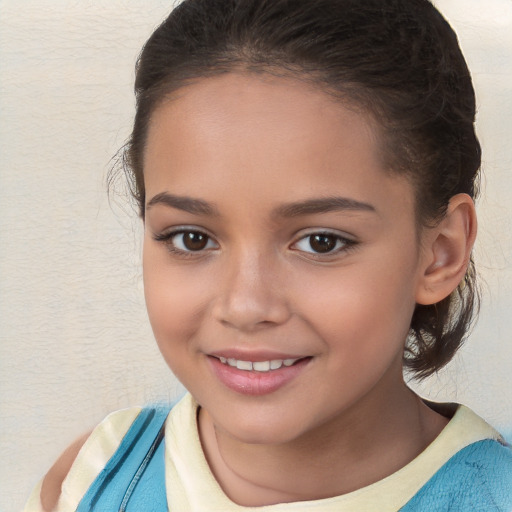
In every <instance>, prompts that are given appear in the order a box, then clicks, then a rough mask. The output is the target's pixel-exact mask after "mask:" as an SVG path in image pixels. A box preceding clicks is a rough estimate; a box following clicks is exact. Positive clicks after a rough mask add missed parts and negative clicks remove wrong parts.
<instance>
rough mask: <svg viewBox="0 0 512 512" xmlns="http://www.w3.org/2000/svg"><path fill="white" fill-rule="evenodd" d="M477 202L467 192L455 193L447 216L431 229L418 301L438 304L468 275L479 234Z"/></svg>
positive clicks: (417, 295) (418, 288) (418, 289)
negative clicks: (476, 211) (477, 231)
mask: <svg viewBox="0 0 512 512" xmlns="http://www.w3.org/2000/svg"><path fill="white" fill-rule="evenodd" d="M476 230H477V221H476V213H475V205H474V203H473V200H472V199H471V197H470V196H468V195H467V194H457V195H455V196H453V197H452V198H451V200H450V203H449V204H448V208H447V211H446V215H445V217H444V218H443V219H442V220H441V222H439V224H438V225H437V226H435V227H434V228H430V229H429V233H428V234H427V236H426V237H425V240H426V246H424V247H423V254H424V258H423V265H422V268H421V269H420V272H421V275H420V279H419V282H418V287H417V291H416V302H417V303H418V304H425V305H426V304H435V303H436V302H439V301H441V300H443V299H444V298H445V297H447V296H448V295H450V293H452V292H453V290H455V288H457V286H458V285H459V283H460V282H461V281H462V279H463V278H464V275H465V273H466V269H467V267H468V263H469V259H470V256H471V250H472V248H473V244H474V242H475V238H476Z"/></svg>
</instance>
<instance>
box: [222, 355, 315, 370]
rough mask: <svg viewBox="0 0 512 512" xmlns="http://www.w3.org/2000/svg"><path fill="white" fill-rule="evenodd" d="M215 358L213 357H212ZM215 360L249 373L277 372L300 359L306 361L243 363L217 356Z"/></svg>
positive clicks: (295, 359)
mask: <svg viewBox="0 0 512 512" xmlns="http://www.w3.org/2000/svg"><path fill="white" fill-rule="evenodd" d="M213 357H215V356H213ZM217 359H218V360H219V361H220V362H221V363H222V364H225V365H227V366H231V367H232V368H237V369H238V370H242V371H246V372H250V371H255V372H262V373H265V372H271V371H274V370H279V369H280V368H282V367H283V366H285V367H289V366H293V365H294V364H296V363H297V362H298V361H301V360H302V359H306V358H304V357H297V358H291V359H270V360H268V361H244V360H241V359H235V358H234V357H222V356H219V357H217Z"/></svg>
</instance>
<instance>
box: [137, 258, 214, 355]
mask: <svg viewBox="0 0 512 512" xmlns="http://www.w3.org/2000/svg"><path fill="white" fill-rule="evenodd" d="M161 252H163V251H155V250H153V249H152V248H148V249H146V248H145V249H144V258H143V272H144V295H145V299H146V306H147V310H148V316H149V320H150V322H151V326H152V328H153V332H154V335H155V338H156V340H157V342H158V344H159V345H160V347H161V348H163V346H164V345H167V344H169V343H170V342H179V341H182V340H187V339H190V338H191V337H192V336H193V334H194V332H195V331H196V330H197V326H198V325H199V318H200V317H201V315H202V314H203V311H204V309H205V306H204V304H205V303H206V300H205V297H204V295H205V294H206V290H205V289H204V287H201V286H200V277H199V276H197V273H196V274H195V275H194V273H193V272H192V271H189V272H187V271H183V269H182V267H180V268H179V269H178V268H177V267H175V266H172V265H171V264H170V263H169V261H168V260H167V258H165V256H166V255H164V257H162V255H161V254H160V253H161ZM155 253H156V254H155ZM189 268H190V269H191V268H192V267H189Z"/></svg>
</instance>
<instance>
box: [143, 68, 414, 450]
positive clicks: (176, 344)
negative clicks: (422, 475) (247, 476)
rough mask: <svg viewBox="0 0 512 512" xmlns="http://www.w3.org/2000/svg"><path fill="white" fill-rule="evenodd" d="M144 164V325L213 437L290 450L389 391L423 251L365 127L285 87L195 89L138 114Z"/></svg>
mask: <svg viewBox="0 0 512 512" xmlns="http://www.w3.org/2000/svg"><path fill="white" fill-rule="evenodd" d="M144 172H145V185H146V194H147V195H146V197H147V203H146V218H145V239H144V286H145V294H146V301H147V307H148V312H149V318H150V321H151V324H152V327H153V330H154V333H155V337H156V339H157V342H158V345H159V347H160V350H161V352H162V354H163V356H164V358H165V359H166V361H167V363H168V364H169V366H170V367H171V369H172V370H173V372H174V373H175V374H176V376H177V377H178V378H179V379H180V380H181V382H182V383H183V384H184V385H185V386H186V387H187V389H188V390H189V391H190V392H191V393H192V395H193V396H194V397H195V398H196V400H197V401H198V402H199V404H201V406H202V407H203V408H204V409H205V410H206V411H207V412H208V414H209V415H210V417H211V418H212V420H213V422H214V424H215V425H216V427H217V429H219V431H223V432H226V433H228V434H229V435H231V436H232V437H235V438H237V439H240V440H242V441H246V442H251V443H281V442H286V441H291V440H293V439H299V438H300V437H301V436H306V435H308V433H311V432H314V431H315V430H316V429H319V428H323V427H325V426H327V425H331V424H336V422H340V421H343V420H344V419H347V418H348V417H349V416H350V417H351V418H352V419H354V418H357V416H358V415H361V417H364V413H363V411H364V408H365V407H370V406H371V407H375V404H382V403H384V405H385V399H389V397H390V396H392V394H393V393H394V394H397V393H400V392H401V391H400V390H402V389H403V388H404V385H403V380H402V367H401V360H402V354H403V345H404V342H405V338H406V335H407V332H408V329H409V324H410V319H411V316H412V313H413V310H414V306H415V295H416V289H417V287H418V282H419V279H420V276H421V274H422V269H423V267H422V256H421V251H420V249H419V246H418V244H417V241H416V240H417V233H416V223H415V217H414V195H413V189H412V186H411V185H410V183H409V182H408V181H406V180H405V179H402V178H400V177H397V176H395V175H390V174H389V173H387V172H386V171H385V170H384V169H383V166H382V163H381V161H380V158H379V151H378V134H377V130H376V129H375V128H374V127H373V126H372V123H371V122H370V120H369V119H367V118H366V117H364V116H363V115H361V114H358V113H356V112H355V111H354V110H353V109H352V110H351V109H347V108H345V107H344V106H343V105H341V104H340V103H337V102H335V101H334V100H333V99H332V98H331V97H329V96H328V95H327V94H325V93H323V92H322V91H321V90H319V89H314V88H312V87H311V86H309V85H306V84H304V83H300V82H298V81H294V80H292V79H285V78H275V77H269V76H265V75H257V76H256V75H243V74H235V73H231V74H227V75H224V76H221V77H215V78H208V79H202V80H200V81H198V82H196V83H195V84H192V85H189V86H187V87H185V88H183V89H181V90H179V91H178V93H177V94H175V95H174V97H173V98H171V99H169V101H167V102H165V103H164V104H162V105H161V106H160V107H159V108H158V109H157V110H156V111H155V113H154V114H153V116H152V119H151V124H150V127H149V131H148V140H147V146H146V152H145V160H144Z"/></svg>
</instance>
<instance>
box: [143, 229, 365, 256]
mask: <svg viewBox="0 0 512 512" xmlns="http://www.w3.org/2000/svg"><path fill="white" fill-rule="evenodd" d="M186 234H190V235H196V236H197V235H199V236H201V237H205V238H206V243H205V246H204V247H202V248H199V249H197V250H193V249H188V250H187V249H183V248H180V247H177V244H176V242H175V241H173V239H174V238H175V237H177V236H179V235H186ZM313 237H324V238H330V239H331V242H334V244H335V245H334V247H333V250H328V251H327V252H324V253H322V252H319V251H315V250H312V251H308V250H305V249H294V248H295V247H297V246H298V244H299V243H301V242H304V241H306V243H307V240H308V239H309V247H310V248H312V246H311V243H312V239H313ZM153 239H154V240H155V241H157V242H161V243H163V244H165V245H166V246H167V250H168V251H169V252H171V253H173V254H176V255H178V256H180V257H185V258H188V257H194V256H202V255H204V253H205V252H206V251H209V250H212V249H215V248H218V244H217V242H215V241H214V240H213V237H211V236H210V235H208V234H207V233H205V232H204V231H201V230H198V229H187V228H180V229H176V230H173V231H167V232H163V233H160V234H157V235H154V236H153ZM210 243H212V244H214V245H215V246H214V247H208V245H210ZM180 244H181V245H182V246H183V247H185V243H184V241H183V239H182V241H181V243H180ZM340 244H341V245H340ZM357 244H358V242H357V241H355V240H352V239H350V238H346V237H344V236H341V235H339V234H337V233H333V232H330V231H322V230H318V231H312V232H310V233H307V234H305V235H303V236H301V237H300V238H299V239H298V240H297V241H296V242H294V243H293V244H292V245H291V246H290V247H291V248H292V249H293V250H298V251H299V252H301V253H304V254H307V255H308V256H307V257H310V258H314V259H322V258H323V259H325V258H329V257H333V256H335V255H337V254H339V253H341V252H345V253H346V252H349V251H350V250H352V249H354V248H355V246H356V245H357Z"/></svg>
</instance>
